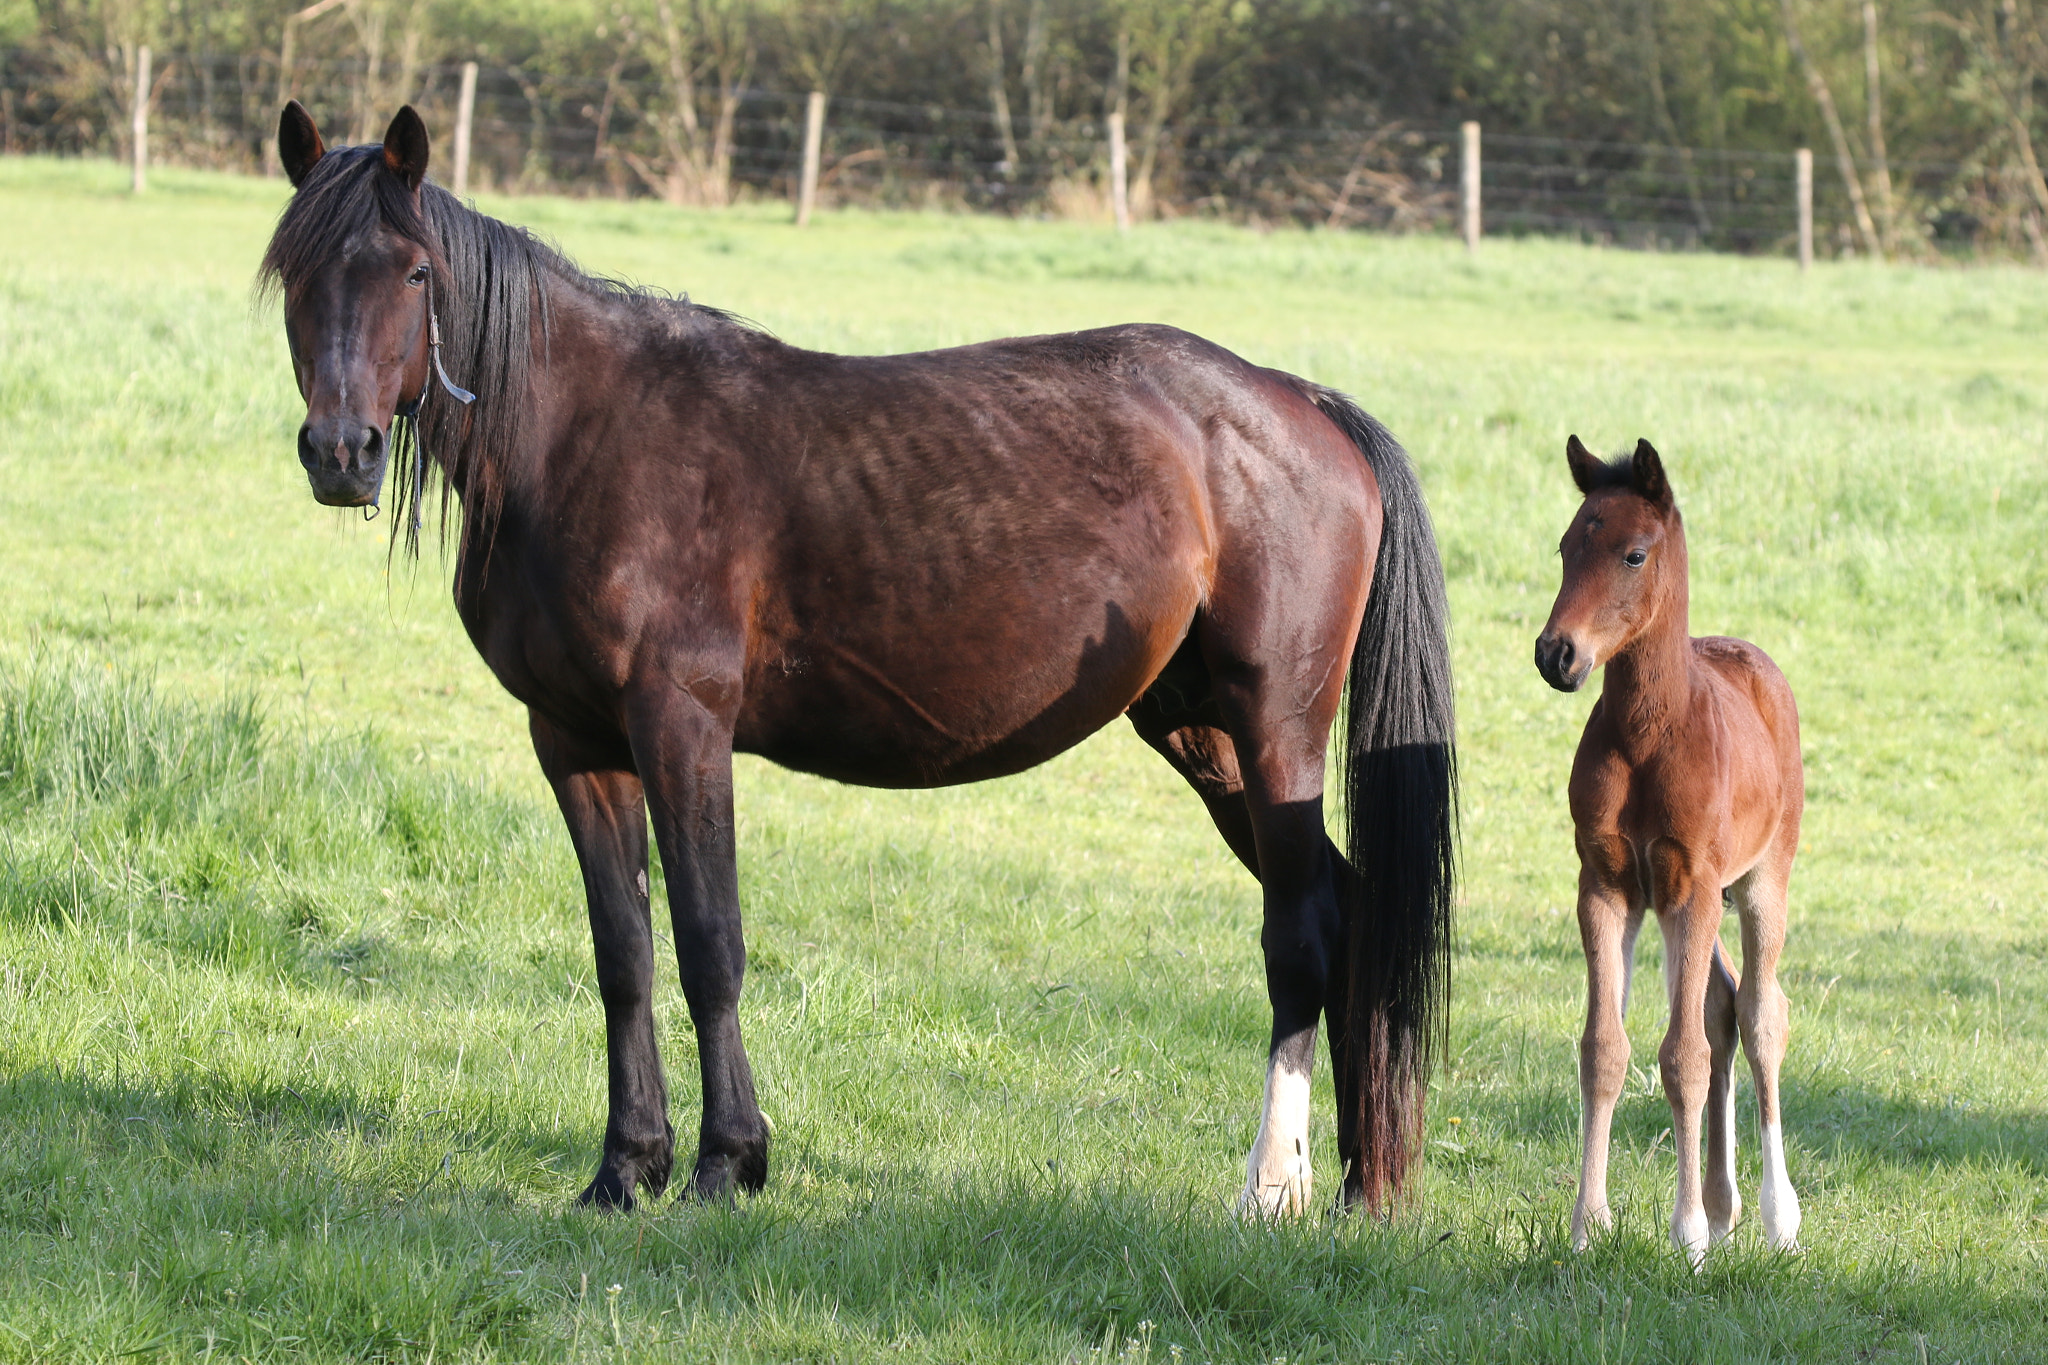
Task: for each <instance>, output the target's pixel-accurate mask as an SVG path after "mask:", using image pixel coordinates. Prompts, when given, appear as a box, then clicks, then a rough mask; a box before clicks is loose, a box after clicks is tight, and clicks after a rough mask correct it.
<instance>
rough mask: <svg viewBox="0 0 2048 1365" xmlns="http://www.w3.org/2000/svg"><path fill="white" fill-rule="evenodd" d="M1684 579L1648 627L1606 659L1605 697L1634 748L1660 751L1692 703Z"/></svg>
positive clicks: (1689, 643) (1689, 645)
mask: <svg viewBox="0 0 2048 1365" xmlns="http://www.w3.org/2000/svg"><path fill="white" fill-rule="evenodd" d="M1689 630H1690V626H1689V624H1688V622H1687V619H1686V593H1685V586H1684V582H1683V580H1681V581H1680V583H1679V585H1678V588H1677V590H1676V591H1675V592H1672V593H1668V594H1667V595H1666V597H1665V600H1664V601H1663V602H1661V603H1660V604H1659V605H1658V608H1657V614H1656V616H1655V617H1654V618H1653V619H1652V620H1651V622H1650V627H1649V629H1647V630H1645V631H1644V632H1643V633H1642V634H1641V635H1639V636H1637V637H1636V638H1635V639H1634V640H1631V641H1630V642H1629V644H1628V648H1626V649H1624V650H1622V651H1621V652H1620V653H1618V654H1616V655H1615V656H1614V657H1613V658H1612V659H1610V660H1608V661H1607V679H1606V683H1605V685H1604V687H1603V689H1602V698H1603V700H1604V701H1605V703H1606V706H1607V709H1608V713H1609V714H1610V715H1611V716H1613V717H1614V718H1615V719H1616V720H1618V721H1619V722H1620V723H1621V729H1622V733H1623V734H1624V735H1625V736H1626V737H1627V743H1628V744H1629V745H1630V747H1632V748H1638V747H1639V748H1642V749H1645V750H1647V749H1651V748H1655V747H1656V745H1657V744H1658V742H1659V741H1661V740H1662V738H1663V736H1664V735H1665V733H1666V732H1667V731H1668V730H1669V729H1670V727H1671V725H1672V724H1673V723H1674V722H1675V721H1677V720H1678V718H1680V717H1681V716H1683V715H1684V714H1685V712H1686V709H1687V708H1688V707H1689V706H1690V705H1691V701H1692V670H1693V652H1692V637H1691V635H1690V634H1689Z"/></svg>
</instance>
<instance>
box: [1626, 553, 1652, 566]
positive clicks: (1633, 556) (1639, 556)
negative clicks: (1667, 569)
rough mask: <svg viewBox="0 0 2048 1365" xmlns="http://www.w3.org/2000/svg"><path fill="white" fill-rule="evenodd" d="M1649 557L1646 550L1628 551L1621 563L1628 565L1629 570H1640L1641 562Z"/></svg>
mask: <svg viewBox="0 0 2048 1365" xmlns="http://www.w3.org/2000/svg"><path fill="white" fill-rule="evenodd" d="M1649 557H1650V552H1649V551H1648V550H1630V551H1629V552H1628V554H1627V556H1626V557H1624V558H1623V559H1622V561H1621V562H1622V563H1624V564H1626V565H1628V566H1629V567H1630V568H1631V569H1640V568H1642V567H1643V561H1644V560H1646V559H1648V558H1649Z"/></svg>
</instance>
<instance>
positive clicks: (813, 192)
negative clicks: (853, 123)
mask: <svg viewBox="0 0 2048 1365" xmlns="http://www.w3.org/2000/svg"><path fill="white" fill-rule="evenodd" d="M824 143H825V92H824V91H822V90H813V91H812V92H811V98H810V102H809V103H807V104H806V105H805V106H804V168H803V178H802V179H801V180H799V181H798V182H797V187H796V225H797V226H798V227H802V226H803V225H804V224H806V223H808V222H810V221H811V210H812V209H814V208H816V207H817V204H818V158H819V155H820V154H821V153H822V151H823V149H824Z"/></svg>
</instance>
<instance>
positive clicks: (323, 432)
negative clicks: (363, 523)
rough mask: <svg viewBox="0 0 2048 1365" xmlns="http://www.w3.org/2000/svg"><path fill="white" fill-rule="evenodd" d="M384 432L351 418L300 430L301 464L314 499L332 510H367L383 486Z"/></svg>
mask: <svg viewBox="0 0 2048 1365" xmlns="http://www.w3.org/2000/svg"><path fill="white" fill-rule="evenodd" d="M386 454H387V451H386V448H385V441H384V433H383V432H381V431H379V430H378V429H377V428H376V427H373V426H366V425H364V424H363V423H361V422H358V421H355V420H353V419H350V418H323V419H322V420H320V421H317V422H314V421H309V422H307V423H306V424H305V425H304V426H302V427H300V428H299V463H300V464H302V465H304V466H305V467H306V481H307V482H308V483H310V484H312V485H313V498H314V500H315V501H317V502H321V503H324V504H326V505H327V506H329V507H365V506H368V505H369V504H371V503H374V502H376V501H377V492H378V490H379V489H380V488H382V487H383V485H384V459H385V455H386Z"/></svg>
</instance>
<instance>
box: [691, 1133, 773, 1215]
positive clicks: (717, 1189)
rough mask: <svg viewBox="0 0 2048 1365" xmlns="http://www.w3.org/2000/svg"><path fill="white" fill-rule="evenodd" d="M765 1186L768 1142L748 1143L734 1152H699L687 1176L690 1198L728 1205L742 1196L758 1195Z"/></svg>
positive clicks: (766, 1181)
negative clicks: (728, 1202) (695, 1164)
mask: <svg viewBox="0 0 2048 1365" xmlns="http://www.w3.org/2000/svg"><path fill="white" fill-rule="evenodd" d="M767 1183H768V1140H767V1139H766V1138H763V1139H761V1140H760V1142H759V1143H749V1144H747V1146H745V1147H744V1148H742V1149H741V1150H740V1151H737V1152H699V1153H698V1154H697V1167H696V1169H695V1170H694V1171H692V1172H691V1173H690V1190H689V1193H690V1197H691V1198H693V1199H702V1200H706V1201H710V1200H724V1201H730V1200H731V1199H732V1198H733V1197H734V1196H736V1195H741V1194H759V1193H760V1191H761V1187H762V1186H763V1185H766V1184H767Z"/></svg>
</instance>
